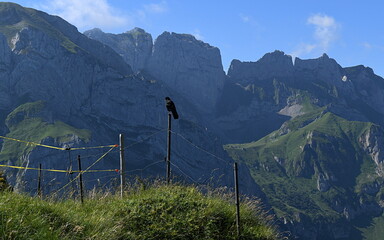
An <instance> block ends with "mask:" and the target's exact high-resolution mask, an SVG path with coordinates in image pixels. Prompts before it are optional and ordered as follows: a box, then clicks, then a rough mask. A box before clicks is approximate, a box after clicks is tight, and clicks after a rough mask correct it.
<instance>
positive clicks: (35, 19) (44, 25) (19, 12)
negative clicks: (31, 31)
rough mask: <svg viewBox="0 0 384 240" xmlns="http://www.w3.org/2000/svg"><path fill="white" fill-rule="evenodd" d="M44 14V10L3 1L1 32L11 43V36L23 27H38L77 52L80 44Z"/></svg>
mask: <svg viewBox="0 0 384 240" xmlns="http://www.w3.org/2000/svg"><path fill="white" fill-rule="evenodd" d="M44 14H45V13H43V12H40V11H37V10H34V9H31V8H24V7H22V6H20V5H17V4H15V3H9V2H1V3H0V15H2V16H3V17H4V19H2V21H1V22H0V33H2V34H4V35H5V36H6V37H7V39H8V42H9V43H10V42H11V38H12V37H14V36H15V34H16V33H17V32H19V31H20V30H21V29H23V28H26V27H32V28H36V29H39V30H41V31H43V32H45V33H46V34H47V35H49V36H52V37H54V38H57V39H58V40H59V41H60V42H61V45H62V46H63V47H65V48H66V49H67V50H68V51H70V52H73V53H75V52H76V48H77V47H78V46H76V44H74V43H73V42H72V41H70V40H69V39H68V38H67V37H66V36H65V35H64V34H63V33H61V32H60V31H58V30H57V29H56V28H55V27H53V26H52V25H51V24H50V23H49V22H47V20H46V19H44V17H43V15H44Z"/></svg>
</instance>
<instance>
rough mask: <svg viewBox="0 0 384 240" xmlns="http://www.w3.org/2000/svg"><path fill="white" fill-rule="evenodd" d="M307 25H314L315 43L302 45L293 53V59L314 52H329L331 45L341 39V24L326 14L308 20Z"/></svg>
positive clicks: (313, 16)
mask: <svg viewBox="0 0 384 240" xmlns="http://www.w3.org/2000/svg"><path fill="white" fill-rule="evenodd" d="M307 24H309V25H313V26H314V27H315V31H314V33H313V37H314V41H313V42H312V43H301V44H300V45H299V46H298V47H297V49H296V50H295V51H294V52H293V53H291V55H292V56H293V57H299V56H301V55H305V54H310V53H313V52H315V51H316V52H317V53H318V52H320V53H324V52H327V51H328V50H329V48H330V47H331V45H332V44H333V43H334V42H336V40H337V39H338V38H339V30H340V24H339V23H338V22H336V20H335V19H334V18H333V17H330V16H327V15H324V14H315V15H312V16H310V17H309V18H308V19H307Z"/></svg>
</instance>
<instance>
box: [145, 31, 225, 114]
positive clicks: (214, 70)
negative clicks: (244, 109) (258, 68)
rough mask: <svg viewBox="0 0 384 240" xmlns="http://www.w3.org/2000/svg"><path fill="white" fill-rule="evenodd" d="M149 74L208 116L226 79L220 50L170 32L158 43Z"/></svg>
mask: <svg viewBox="0 0 384 240" xmlns="http://www.w3.org/2000/svg"><path fill="white" fill-rule="evenodd" d="M147 70H148V72H149V73H150V74H151V75H152V76H154V77H155V78H157V79H159V80H161V81H163V82H165V83H166V84H167V85H168V86H169V87H170V88H171V89H173V90H174V91H176V92H178V93H179V94H181V95H183V96H185V97H186V98H187V99H189V100H191V101H192V102H193V103H194V104H196V106H197V107H198V108H199V109H200V110H201V111H202V112H204V113H210V112H211V111H212V110H213V109H214V106H215V104H216V101H217V99H218V97H219V95H220V93H221V90H222V88H223V84H224V78H225V74H224V71H223V66H222V63H221V56H220V50H219V49H218V48H216V47H212V46H210V45H209V44H207V43H204V42H202V41H199V40H197V39H196V38H195V37H193V36H192V35H187V34H176V33H169V32H164V33H163V34H161V35H160V36H159V37H158V38H157V39H156V41H155V45H154V48H153V54H152V57H151V59H150V61H149V64H148V67H147Z"/></svg>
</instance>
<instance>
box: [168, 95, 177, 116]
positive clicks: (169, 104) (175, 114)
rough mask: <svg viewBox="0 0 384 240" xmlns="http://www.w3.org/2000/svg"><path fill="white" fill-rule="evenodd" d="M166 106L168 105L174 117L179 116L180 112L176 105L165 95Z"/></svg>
mask: <svg viewBox="0 0 384 240" xmlns="http://www.w3.org/2000/svg"><path fill="white" fill-rule="evenodd" d="M165 106H166V107H167V110H168V112H171V113H172V116H173V118H174V119H178V118H179V114H177V111H176V106H175V104H174V103H173V102H172V100H171V99H170V98H169V97H165Z"/></svg>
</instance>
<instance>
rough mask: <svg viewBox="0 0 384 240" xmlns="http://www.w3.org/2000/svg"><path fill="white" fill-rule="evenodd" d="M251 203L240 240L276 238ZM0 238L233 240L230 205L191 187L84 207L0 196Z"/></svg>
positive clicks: (95, 200) (159, 188)
mask: <svg viewBox="0 0 384 240" xmlns="http://www.w3.org/2000/svg"><path fill="white" fill-rule="evenodd" d="M271 219H272V217H271V216H268V215H267V214H266V213H265V212H263V211H262V210H261V208H260V203H259V202H258V201H256V200H250V199H247V200H244V201H243V203H242V205H241V223H242V237H243V238H242V239H264V240H268V239H278V238H279V234H278V232H277V230H276V228H275V226H273V225H271ZM0 236H1V237H2V239H108V240H109V239H135V240H139V239H148V240H149V239H156V240H161V239H236V226H235V205H234V204H232V203H231V202H229V201H228V196H226V195H225V194H223V193H217V192H216V193H208V194H202V193H201V192H200V191H199V190H198V189H197V188H196V187H194V186H180V185H170V186H167V185H160V184H157V185H156V186H152V187H149V188H147V189H133V188H132V189H130V190H129V191H128V192H127V193H126V194H125V196H124V197H123V198H122V199H120V197H119V195H113V194H110V193H104V194H96V195H92V196H89V197H88V198H87V199H85V201H84V204H81V203H80V202H78V201H75V200H73V199H71V200H63V201H57V200H40V199H38V198H36V197H29V196H25V195H19V194H15V193H11V192H1V193H0Z"/></svg>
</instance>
